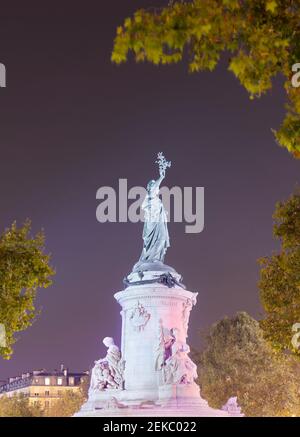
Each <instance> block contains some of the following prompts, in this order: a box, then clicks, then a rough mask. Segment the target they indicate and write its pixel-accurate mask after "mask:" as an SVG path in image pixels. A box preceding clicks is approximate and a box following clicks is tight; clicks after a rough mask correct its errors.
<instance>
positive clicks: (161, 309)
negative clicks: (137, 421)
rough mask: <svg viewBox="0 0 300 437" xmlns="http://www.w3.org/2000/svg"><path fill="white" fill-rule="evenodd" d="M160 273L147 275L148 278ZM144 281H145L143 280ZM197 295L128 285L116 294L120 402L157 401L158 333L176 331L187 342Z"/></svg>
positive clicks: (155, 286)
mask: <svg viewBox="0 0 300 437" xmlns="http://www.w3.org/2000/svg"><path fill="white" fill-rule="evenodd" d="M157 274H160V275H161V272H149V276H150V275H151V277H152V278H153V277H155V275H157ZM144 280H145V281H147V279H144ZM196 296H197V293H192V292H190V291H187V290H185V289H184V288H182V287H180V286H178V285H175V286H174V287H170V288H169V287H168V286H166V285H164V284H158V283H156V284H149V283H147V282H146V283H145V284H139V285H131V286H129V287H128V288H126V289H125V290H124V291H120V292H118V293H116V294H115V298H116V300H117V301H118V302H119V304H120V305H121V307H122V311H121V315H122V344H121V351H122V356H123V359H124V360H125V375H124V379H125V386H124V389H125V390H124V392H123V394H122V400H124V401H128V402H130V403H133V402H137V401H154V402H157V401H159V385H160V383H161V375H160V372H159V371H157V370H156V367H155V363H156V360H157V355H158V348H159V330H160V326H161V324H162V326H163V329H164V330H165V331H168V330H171V329H172V328H177V329H178V332H179V336H178V339H179V340H180V341H182V342H185V341H186V337H187V327H188V318H189V312H190V310H191V307H192V305H193V304H194V303H195V302H196Z"/></svg>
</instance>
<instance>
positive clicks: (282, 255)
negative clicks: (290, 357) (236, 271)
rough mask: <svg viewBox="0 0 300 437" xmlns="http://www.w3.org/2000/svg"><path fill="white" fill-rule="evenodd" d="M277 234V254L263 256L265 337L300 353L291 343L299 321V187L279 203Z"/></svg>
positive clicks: (275, 231) (283, 347)
mask: <svg viewBox="0 0 300 437" xmlns="http://www.w3.org/2000/svg"><path fill="white" fill-rule="evenodd" d="M273 218H274V220H275V224H274V236H275V237H276V238H277V239H279V240H280V243H281V250H280V252H279V253H278V254H274V255H272V256H270V257H265V258H262V259H261V260H259V261H260V264H261V266H262V268H261V272H260V281H259V288H260V299H261V303H262V305H263V308H264V310H265V313H266V316H265V318H264V320H262V321H261V327H262V329H263V330H264V335H265V338H267V339H268V340H270V341H271V342H272V345H273V346H274V347H275V348H276V349H278V350H285V349H286V350H290V351H293V352H294V353H296V354H298V355H300V350H299V349H294V348H293V346H292V343H291V340H292V336H293V332H292V326H293V325H294V323H300V190H299V189H297V190H296V191H295V193H294V194H293V195H292V196H291V197H290V198H289V199H288V200H287V201H286V202H283V203H278V204H277V205H276V210H275V213H274V215H273Z"/></svg>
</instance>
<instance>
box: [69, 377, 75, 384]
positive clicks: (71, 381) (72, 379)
mask: <svg viewBox="0 0 300 437" xmlns="http://www.w3.org/2000/svg"><path fill="white" fill-rule="evenodd" d="M69 385H74V376H70V377H69Z"/></svg>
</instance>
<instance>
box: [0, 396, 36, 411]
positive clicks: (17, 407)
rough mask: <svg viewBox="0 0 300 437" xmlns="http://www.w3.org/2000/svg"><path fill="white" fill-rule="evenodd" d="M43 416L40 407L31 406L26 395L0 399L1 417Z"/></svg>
mask: <svg viewBox="0 0 300 437" xmlns="http://www.w3.org/2000/svg"><path fill="white" fill-rule="evenodd" d="M42 414H43V413H42V410H41V408H40V406H39V405H35V406H33V405H30V403H29V398H28V397H27V396H26V395H24V394H18V395H16V394H15V395H13V396H7V395H4V396H1V397H0V417H40V416H42Z"/></svg>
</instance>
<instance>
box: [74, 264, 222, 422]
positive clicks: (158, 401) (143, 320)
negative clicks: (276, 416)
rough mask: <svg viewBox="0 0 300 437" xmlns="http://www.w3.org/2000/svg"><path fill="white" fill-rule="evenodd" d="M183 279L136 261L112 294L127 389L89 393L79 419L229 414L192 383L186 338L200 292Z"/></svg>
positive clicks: (158, 266) (160, 267) (164, 268)
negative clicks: (118, 317)
mask: <svg viewBox="0 0 300 437" xmlns="http://www.w3.org/2000/svg"><path fill="white" fill-rule="evenodd" d="M181 279H182V278H181V275H179V274H178V273H177V272H176V271H175V270H174V269H172V268H171V267H169V266H166V265H165V264H163V263H162V262H154V263H149V262H148V263H147V262H146V263H137V265H136V266H135V268H134V270H133V271H132V272H131V273H130V275H128V276H127V277H126V278H125V281H124V282H125V285H126V287H125V289H124V290H122V291H119V292H117V293H116V294H115V295H114V297H115V299H116V300H117V302H118V303H119V304H120V306H121V308H122V310H121V316H122V344H121V352H122V360H124V362H125V369H124V374H123V378H124V389H122V390H121V389H120V390H119V389H109V390H107V389H106V390H103V391H102V392H100V393H97V394H96V393H91V394H90V396H89V399H88V401H87V402H86V403H85V404H84V405H83V407H82V408H81V410H80V411H79V412H78V413H77V414H76V415H75V416H76V417H80V416H81V417H83V416H84V417H118V416H120V417H127V416H128V417H130V416H132V417H139V416H141V417H216V416H221V417H229V416H230V414H228V412H227V411H222V410H215V409H212V408H210V407H209V406H208V404H207V402H206V401H205V400H204V399H202V398H201V395H200V389H199V387H198V385H197V384H196V383H195V382H193V381H194V380H195V379H196V377H197V374H196V366H195V364H194V363H193V362H192V361H191V359H190V358H189V356H188V353H189V347H188V345H187V344H186V338H187V331H188V322H189V315H190V311H191V309H192V307H193V305H195V304H196V298H197V293H194V292H191V291H188V290H186V288H185V287H184V285H183V284H182V282H181ZM164 381H167V382H168V383H165V384H164ZM177 381H184V382H180V383H175V382H177ZM172 382H174V383H172Z"/></svg>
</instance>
